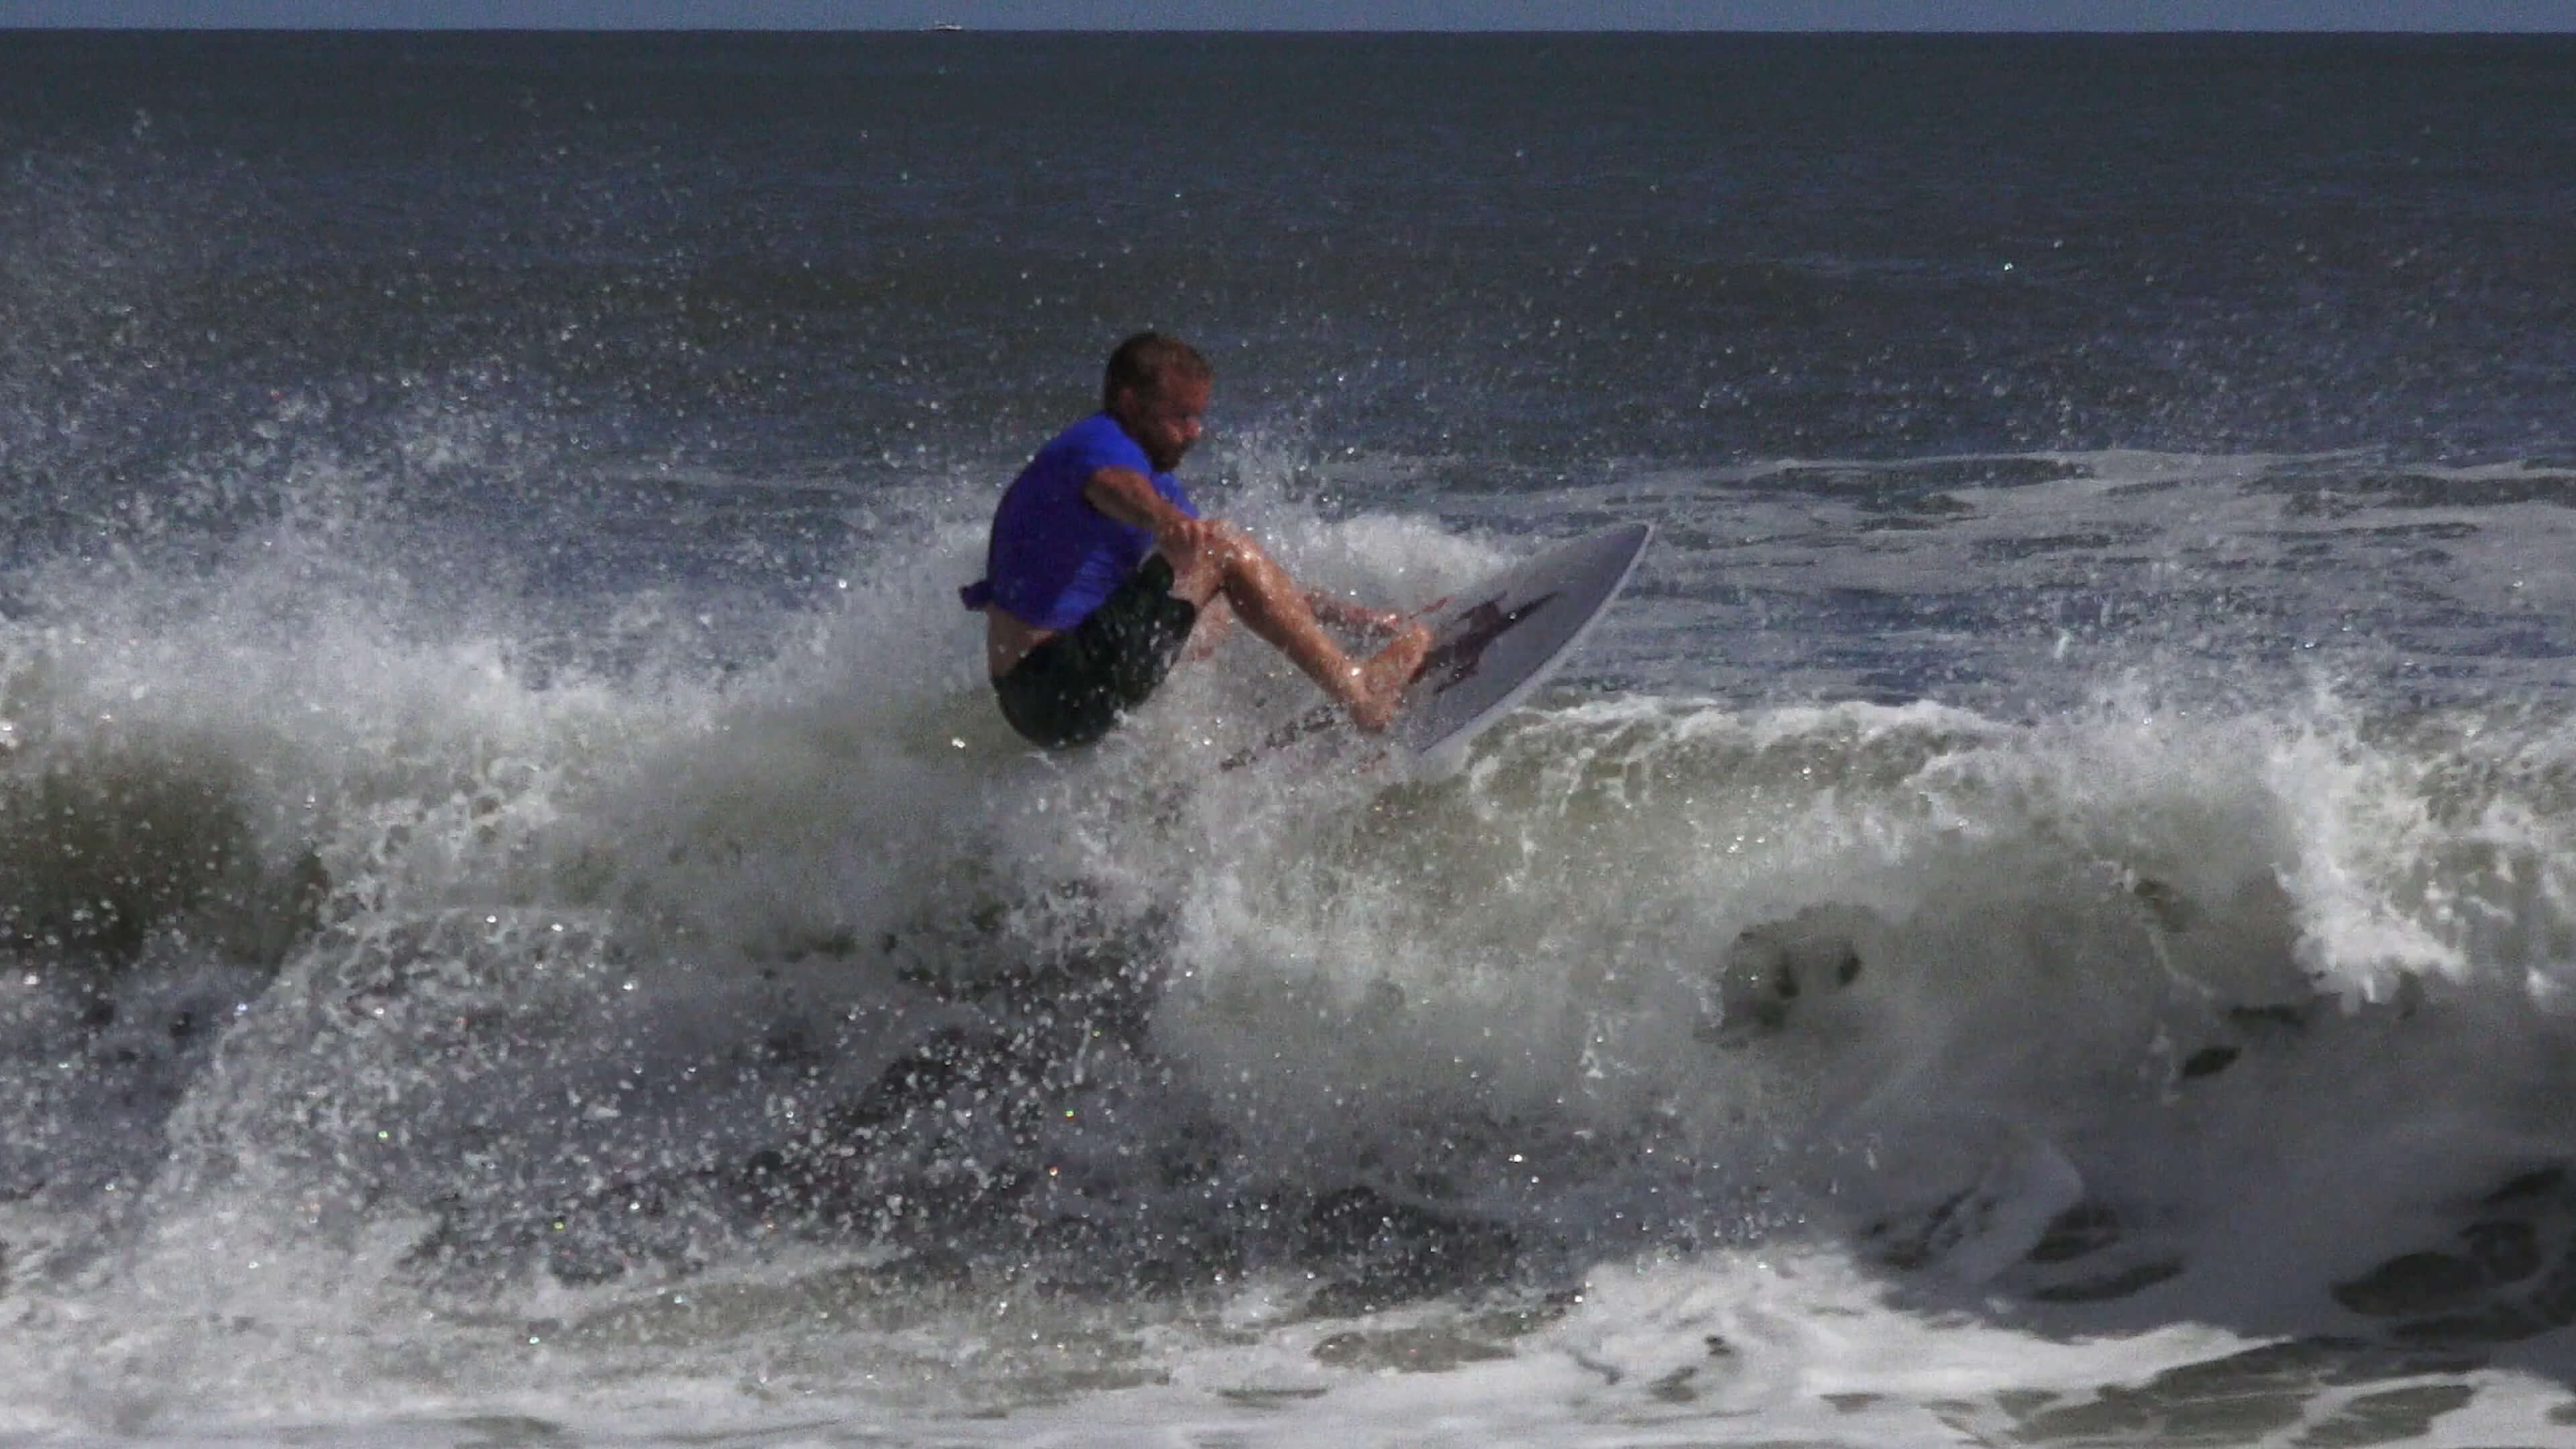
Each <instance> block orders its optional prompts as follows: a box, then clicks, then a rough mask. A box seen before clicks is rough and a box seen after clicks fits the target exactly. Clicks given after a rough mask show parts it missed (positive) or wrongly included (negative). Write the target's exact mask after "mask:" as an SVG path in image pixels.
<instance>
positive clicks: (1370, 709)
mask: <svg viewBox="0 0 2576 1449" xmlns="http://www.w3.org/2000/svg"><path fill="white" fill-rule="evenodd" d="M1430 652H1431V631H1430V630H1429V629H1426V628H1424V627H1423V626H1421V625H1420V624H1406V625H1404V626H1403V627H1401V628H1399V629H1398V630H1397V631H1396V634H1395V638H1394V639H1393V641H1391V642H1390V643H1388V645H1387V646H1386V647H1385V648H1383V649H1381V650H1379V651H1377V652H1376V653H1375V654H1372V655H1370V656H1369V658H1368V662H1367V663H1365V664H1362V665H1361V666H1360V671H1359V672H1360V684H1359V696H1358V697H1357V698H1356V699H1353V700H1350V701H1349V708H1350V712H1351V723H1352V724H1355V725H1357V726H1359V728H1360V730H1361V732H1362V733H1364V734H1372V735H1375V734H1384V733H1385V732H1386V728H1387V726H1389V725H1391V724H1393V723H1395V710H1396V706H1397V705H1400V704H1402V703H1403V702H1404V690H1405V686H1407V685H1409V684H1411V683H1413V675H1414V672H1415V671H1416V670H1418V669H1420V668H1421V667H1422V657H1423V656H1424V655H1426V654H1429V653H1430Z"/></svg>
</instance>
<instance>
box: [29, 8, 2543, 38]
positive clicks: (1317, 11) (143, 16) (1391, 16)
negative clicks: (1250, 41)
mask: <svg viewBox="0 0 2576 1449" xmlns="http://www.w3.org/2000/svg"><path fill="white" fill-rule="evenodd" d="M933 23H958V26H966V28H979V31H984V28H992V31H1005V28H1046V31H1092V28H1118V31H1175V28H1188V31H1273V28H1319V31H1631V28H1651V31H2561V34H2568V31H2576V0H0V26H155V28H188V26H299V28H340V26H358V28H582V31H590V28H796V31H840V28H922V26H933Z"/></svg>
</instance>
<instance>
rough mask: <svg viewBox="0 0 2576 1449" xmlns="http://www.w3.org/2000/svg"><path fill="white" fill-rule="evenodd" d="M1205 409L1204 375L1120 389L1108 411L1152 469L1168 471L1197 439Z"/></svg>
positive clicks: (1177, 465)
mask: <svg viewBox="0 0 2576 1449" xmlns="http://www.w3.org/2000/svg"><path fill="white" fill-rule="evenodd" d="M1207 410H1208V384H1207V379H1206V378H1203V377H1201V378H1170V379H1166V380H1165V381H1164V383H1163V385H1162V386H1160V387H1155V388H1134V387H1131V388H1122V389H1120V391H1119V393H1118V402H1117V406H1115V407H1113V408H1111V409H1110V414H1111V416H1113V417H1115V418H1117V419H1118V422H1119V425H1120V426H1121V427H1124V428H1125V429H1126V430H1127V435H1128V436H1129V437H1131V438H1134V439H1135V440H1136V444H1137V446H1139V447H1141V448H1143V449H1144V450H1145V456H1146V457H1147V458H1149V459H1152V460H1153V464H1154V471H1155V472H1157V473H1169V472H1170V471H1172V470H1173V469H1174V468H1177V467H1179V466H1180V465H1181V455H1182V454H1184V453H1186V452H1188V451H1189V450H1190V444H1192V443H1195V442H1197V441H1198V440H1199V430H1200V427H1201V420H1202V419H1204V418H1205V417H1206V416H1207Z"/></svg>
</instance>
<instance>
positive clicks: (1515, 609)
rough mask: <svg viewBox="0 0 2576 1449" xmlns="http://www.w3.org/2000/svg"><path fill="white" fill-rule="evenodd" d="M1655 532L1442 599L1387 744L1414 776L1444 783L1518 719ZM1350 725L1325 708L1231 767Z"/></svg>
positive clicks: (1624, 536)
mask: <svg viewBox="0 0 2576 1449" xmlns="http://www.w3.org/2000/svg"><path fill="white" fill-rule="evenodd" d="M1654 535H1655V529H1654V525H1652V524H1648V523H1623V524H1620V525H1618V526H1616V527H1613V528H1605V529H1602V530H1600V531H1599V532H1597V533H1588V534H1585V535H1584V536H1583V537H1581V538H1577V539H1571V540H1568V541H1567V542H1564V543H1561V544H1558V545H1557V546H1555V547H1554V548H1551V549H1549V550H1547V551H1546V552H1544V553H1541V554H1539V555H1537V556H1536V557H1533V558H1529V559H1524V560H1523V561H1521V562H1520V563H1517V564H1514V565H1512V566H1511V567H1509V568H1506V569H1503V570H1501V571H1500V572H1498V573H1495V574H1493V575H1492V576H1490V577H1488V578H1485V579H1483V580H1481V581H1479V582H1478V583H1477V584H1476V585H1475V586H1474V587H1472V588H1468V589H1463V590H1460V591H1459V592H1457V593H1455V594H1451V595H1450V596H1448V597H1447V598H1444V599H1441V600H1439V601H1438V602H1437V603H1435V604H1433V605H1432V606H1431V607H1430V609H1428V610H1427V611H1425V617H1424V620H1423V622H1424V623H1426V624H1428V625H1429V626H1430V628H1431V652H1430V653H1428V654H1426V655H1424V656H1423V660H1422V668H1421V670H1420V671H1419V672H1417V673H1416V674H1415V675H1414V677H1413V685H1412V687H1411V688H1410V689H1408V690H1406V691H1405V696H1404V707H1403V709H1402V710H1401V712H1399V713H1398V714H1397V715H1396V718H1395V724H1394V726H1393V727H1392V728H1391V729H1389V730H1388V731H1387V734H1386V737H1385V741H1384V742H1385V743H1386V744H1387V745H1388V746H1389V747H1390V748H1391V749H1392V750H1393V751H1395V752H1397V753H1399V754H1400V755H1402V756H1403V757H1404V762H1405V764H1406V766H1407V769H1408V772H1409V773H1413V774H1416V775H1438V774H1440V773H1443V772H1444V771H1446V770H1448V769H1449V768H1451V767H1453V766H1455V765H1456V764H1457V763H1458V761H1459V760H1461V759H1463V758H1464V757H1465V755H1466V751H1467V746H1468V744H1469V743H1470V742H1471V741H1473V740H1474V739H1475V738H1476V736H1478V735H1480V734H1482V733H1484V732H1485V731H1486V730H1487V729H1489V728H1491V727H1492V726H1493V725H1494V724H1495V722H1497V721H1499V720H1500V719H1502V717H1503V716H1504V715H1506V714H1509V713H1511V711H1512V710H1513V708H1514V707H1516V706H1517V705H1519V704H1520V702H1521V701H1523V700H1525V699H1527V698H1529V696H1530V694H1531V693H1532V692H1533V691H1535V690H1537V689H1538V687H1539V686H1540V685H1543V684H1545V683H1547V681H1548V676H1550V675H1552V674H1554V673H1555V672H1556V667H1557V666H1558V665H1559V664H1561V663H1563V662H1564V661H1565V657H1566V656H1567V655H1569V654H1571V653H1573V652H1574V649H1575V646H1576V645H1578V644H1581V643H1582V642H1583V636H1584V635H1586V634H1588V633H1590V632H1591V630H1592V626H1593V625H1594V624H1596V623H1598V622H1600V619H1601V616H1602V614H1603V613H1605V612H1607V611H1608V609H1609V607H1610V603H1611V601H1612V600H1613V599H1616V598H1617V597H1619V591H1620V590H1621V589H1623V588H1625V587H1627V584H1628V576H1629V575H1630V574H1632V573H1634V572H1636V569H1637V560H1638V559H1640V558H1642V557H1644V555H1645V552H1646V541H1647V540H1648V539H1651V538H1653V537H1654ZM1342 722H1343V715H1342V713H1341V711H1340V710H1338V709H1332V708H1326V709H1322V710H1318V711H1316V712H1315V713H1313V714H1310V715H1308V716H1306V717H1305V718H1304V719H1301V720H1298V721H1297V722H1296V723H1294V724H1291V725H1288V726H1286V727H1285V728H1283V729H1280V730H1278V731H1276V732H1274V733H1273V734H1272V735H1271V736H1270V737H1269V738H1268V739H1266V740H1264V741H1263V742H1262V743H1261V745H1260V746H1259V747H1258V748H1255V749H1251V750H1246V751H1244V752H1242V753H1241V754H1238V755H1235V756H1233V757H1231V758H1229V759H1227V760H1226V761H1225V762H1224V768H1226V769H1229V770H1230V769H1235V768H1237V767H1239V766H1242V765H1247V764H1250V763H1251V762H1252V761H1253V760H1255V759H1258V758H1260V757H1261V756H1262V755H1265V754H1268V753H1269V752H1271V751H1272V750H1276V749H1279V748H1281V747H1283V746H1285V745H1288V744H1290V743H1292V742H1294V741H1296V740H1297V739H1300V738H1302V737H1304V736H1306V735H1309V734H1313V733H1315V732H1317V731H1319V730H1328V729H1332V728H1335V727H1336V726H1338V725H1340V724H1341V723H1342Z"/></svg>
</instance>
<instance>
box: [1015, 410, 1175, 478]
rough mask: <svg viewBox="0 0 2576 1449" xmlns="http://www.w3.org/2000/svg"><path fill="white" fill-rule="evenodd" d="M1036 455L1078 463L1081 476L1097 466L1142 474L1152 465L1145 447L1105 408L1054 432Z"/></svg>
mask: <svg viewBox="0 0 2576 1449" xmlns="http://www.w3.org/2000/svg"><path fill="white" fill-rule="evenodd" d="M1039 456H1040V457H1042V458H1045V459H1048V460H1049V461H1052V462H1057V463H1061V464H1074V465H1078V466H1080V467H1081V468H1082V471H1083V474H1084V476H1085V477H1088V476H1089V475H1090V474H1091V472H1092V471H1093V470H1095V469H1099V468H1113V467H1115V468H1133V469H1135V470H1136V471H1137V472H1139V473H1146V474H1151V473H1152V472H1153V471H1154V465H1153V464H1152V463H1151V462H1149V461H1148V460H1147V459H1146V457H1145V450H1144V449H1143V448H1140V447H1138V446H1137V445H1136V440H1135V439H1134V438H1131V437H1129V436H1127V430H1126V429H1124V428H1122V427H1120V426H1118V420H1117V419H1116V418H1113V417H1111V416H1110V415H1109V414H1107V413H1105V412H1104V413H1093V414H1092V415H1091V416H1089V417H1087V418H1084V419H1083V420H1082V421H1080V422H1078V423H1075V424H1074V425H1073V426H1071V427H1069V428H1067V429H1065V430H1064V431H1063V432H1061V433H1058V434H1056V435H1055V441H1053V442H1051V443H1049V444H1047V445H1046V447H1045V448H1044V449H1042V450H1040V452H1039Z"/></svg>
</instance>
